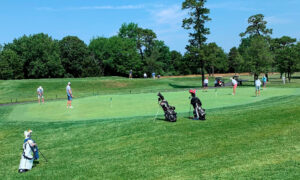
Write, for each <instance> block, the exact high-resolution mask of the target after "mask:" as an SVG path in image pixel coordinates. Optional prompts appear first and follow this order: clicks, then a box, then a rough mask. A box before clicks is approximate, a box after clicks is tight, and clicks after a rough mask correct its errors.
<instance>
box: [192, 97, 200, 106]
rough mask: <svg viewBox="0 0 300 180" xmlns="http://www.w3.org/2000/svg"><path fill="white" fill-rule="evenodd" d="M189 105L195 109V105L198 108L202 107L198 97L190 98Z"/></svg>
mask: <svg viewBox="0 0 300 180" xmlns="http://www.w3.org/2000/svg"><path fill="white" fill-rule="evenodd" d="M191 104H192V105H193V107H194V108H196V104H198V106H199V107H201V106H202V103H201V101H200V99H199V98H198V97H196V96H195V97H192V99H191Z"/></svg>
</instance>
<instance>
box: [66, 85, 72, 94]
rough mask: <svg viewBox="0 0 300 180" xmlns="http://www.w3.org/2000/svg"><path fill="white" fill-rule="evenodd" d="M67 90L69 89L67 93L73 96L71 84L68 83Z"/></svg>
mask: <svg viewBox="0 0 300 180" xmlns="http://www.w3.org/2000/svg"><path fill="white" fill-rule="evenodd" d="M66 91H67V95H68V96H71V94H72V90H71V86H69V85H67V88H66ZM70 92H71V94H70Z"/></svg>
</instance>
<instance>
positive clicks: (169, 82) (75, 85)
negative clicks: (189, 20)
mask: <svg viewBox="0 0 300 180" xmlns="http://www.w3.org/2000/svg"><path fill="white" fill-rule="evenodd" d="M299 76H300V73H296V74H295V75H294V77H295V78H294V79H292V82H291V83H287V84H286V85H285V86H283V85H282V81H281V79H280V78H279V74H274V75H270V82H269V83H268V87H281V88H282V87H285V88H290V87H293V88H300V78H298V77H299ZM229 78H230V77H229V76H225V77H224V79H225V83H228V82H230V80H229ZM240 78H241V79H247V80H249V81H248V82H245V83H244V86H249V87H253V76H241V77H240ZM69 81H70V82H72V89H73V93H74V95H75V97H77V98H80V97H90V96H95V95H111V94H130V93H133V94H136V93H151V92H157V91H182V90H183V89H189V88H201V77H179V78H162V79H155V80H154V79H128V78H122V77H101V78H79V79H74V78H73V79H36V80H9V81H4V80H0V104H3V103H11V102H24V101H37V94H36V89H37V87H39V86H43V88H44V91H45V94H44V96H45V99H46V101H47V100H50V99H51V100H53V99H65V98H66V89H65V88H66V85H67V83H68V82H69ZM213 85H214V77H209V86H210V87H212V86H213Z"/></svg>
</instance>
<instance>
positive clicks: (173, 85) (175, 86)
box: [169, 83, 202, 89]
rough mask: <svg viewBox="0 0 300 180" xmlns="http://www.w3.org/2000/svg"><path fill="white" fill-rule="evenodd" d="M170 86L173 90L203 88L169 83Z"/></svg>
mask: <svg viewBox="0 0 300 180" xmlns="http://www.w3.org/2000/svg"><path fill="white" fill-rule="evenodd" d="M169 86H171V87H172V88H180V89H184V88H202V86H187V85H178V84H171V83H169Z"/></svg>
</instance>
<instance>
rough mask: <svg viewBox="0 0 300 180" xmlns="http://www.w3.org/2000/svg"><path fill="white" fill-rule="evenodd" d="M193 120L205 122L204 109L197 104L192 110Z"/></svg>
mask: <svg viewBox="0 0 300 180" xmlns="http://www.w3.org/2000/svg"><path fill="white" fill-rule="evenodd" d="M194 118H197V119H199V120H205V109H203V108H202V107H201V106H198V104H196V107H195V109H194Z"/></svg>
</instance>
